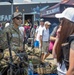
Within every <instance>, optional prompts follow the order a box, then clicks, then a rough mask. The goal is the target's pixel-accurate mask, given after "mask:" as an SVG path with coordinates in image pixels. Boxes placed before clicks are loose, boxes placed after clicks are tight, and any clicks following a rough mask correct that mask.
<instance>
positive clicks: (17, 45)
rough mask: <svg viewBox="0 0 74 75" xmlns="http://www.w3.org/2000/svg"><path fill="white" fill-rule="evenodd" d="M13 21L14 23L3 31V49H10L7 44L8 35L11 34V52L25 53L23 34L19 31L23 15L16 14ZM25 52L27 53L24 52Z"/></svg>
mask: <svg viewBox="0 0 74 75" xmlns="http://www.w3.org/2000/svg"><path fill="white" fill-rule="evenodd" d="M12 21H13V23H12V24H11V25H9V26H8V27H6V28H5V29H4V31H3V33H4V37H3V40H4V42H3V49H4V50H5V49H8V43H7V41H8V40H7V34H6V33H8V34H9V42H10V47H11V50H12V51H14V52H16V53H21V52H22V53H23V51H24V49H23V47H24V46H23V39H22V36H21V32H20V30H19V25H21V23H22V13H21V12H14V13H13V15H12ZM24 52H25V51H24Z"/></svg>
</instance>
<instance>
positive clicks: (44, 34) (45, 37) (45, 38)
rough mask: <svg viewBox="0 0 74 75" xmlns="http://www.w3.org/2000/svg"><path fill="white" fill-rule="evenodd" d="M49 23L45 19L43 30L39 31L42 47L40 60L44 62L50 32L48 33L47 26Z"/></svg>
mask: <svg viewBox="0 0 74 75" xmlns="http://www.w3.org/2000/svg"><path fill="white" fill-rule="evenodd" d="M50 25H51V23H50V22H49V21H46V22H45V23H44V28H43V31H42V32H40V34H41V37H42V38H41V42H42V43H41V47H42V54H41V60H42V62H44V59H45V57H46V56H47V54H48V45H49V39H50V34H49V27H50Z"/></svg>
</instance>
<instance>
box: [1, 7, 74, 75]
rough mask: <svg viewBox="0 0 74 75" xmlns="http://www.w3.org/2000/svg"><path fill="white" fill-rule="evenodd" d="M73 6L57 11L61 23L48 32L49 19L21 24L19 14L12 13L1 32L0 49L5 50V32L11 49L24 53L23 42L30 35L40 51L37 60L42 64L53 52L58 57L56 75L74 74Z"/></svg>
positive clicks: (20, 15)
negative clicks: (36, 23) (8, 22)
mask: <svg viewBox="0 0 74 75" xmlns="http://www.w3.org/2000/svg"><path fill="white" fill-rule="evenodd" d="M73 12H74V8H72V7H69V8H66V9H65V10H64V11H63V12H62V13H60V14H56V15H55V17H56V18H58V20H59V22H60V24H59V25H57V26H56V27H55V28H54V29H53V31H52V33H51V34H50V26H51V25H52V24H51V23H50V22H49V21H44V19H43V18H41V19H40V25H39V26H37V25H34V26H32V24H31V23H30V22H29V23H26V24H25V26H20V25H21V23H22V13H21V12H14V13H13V15H12V24H9V25H7V26H5V28H4V29H3V31H2V33H0V34H1V35H0V49H1V50H2V49H3V51H4V50H5V49H8V48H9V46H8V40H7V38H8V37H7V33H8V34H9V41H10V47H11V50H13V51H14V52H16V53H20V52H25V51H24V49H23V47H24V46H23V42H24V40H25V43H27V41H26V40H27V39H28V38H33V39H34V42H33V45H34V47H35V48H38V49H39V50H40V51H41V56H40V59H41V61H42V62H43V63H44V62H45V59H46V58H47V57H48V56H49V55H50V54H52V55H53V58H55V59H57V64H56V65H57V73H58V75H74V58H73V56H74V13H73ZM0 30H1V29H0Z"/></svg>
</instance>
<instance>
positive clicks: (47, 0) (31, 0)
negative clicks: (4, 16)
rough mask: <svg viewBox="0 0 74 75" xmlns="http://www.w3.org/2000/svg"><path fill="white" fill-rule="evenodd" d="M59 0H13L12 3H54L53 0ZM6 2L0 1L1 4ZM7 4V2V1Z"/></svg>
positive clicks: (55, 0)
mask: <svg viewBox="0 0 74 75" xmlns="http://www.w3.org/2000/svg"><path fill="white" fill-rule="evenodd" d="M60 1H61V0H13V2H14V3H34V2H35V3H38V2H39V3H54V2H60ZM6 3H8V2H0V5H1V4H6ZM8 4H9V3H8Z"/></svg>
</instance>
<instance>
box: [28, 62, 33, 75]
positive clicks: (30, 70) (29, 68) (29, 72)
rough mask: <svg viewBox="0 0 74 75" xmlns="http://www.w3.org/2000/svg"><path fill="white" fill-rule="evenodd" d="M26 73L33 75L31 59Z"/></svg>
mask: <svg viewBox="0 0 74 75" xmlns="http://www.w3.org/2000/svg"><path fill="white" fill-rule="evenodd" d="M28 75H33V64H32V61H30V62H29V67H28Z"/></svg>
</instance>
